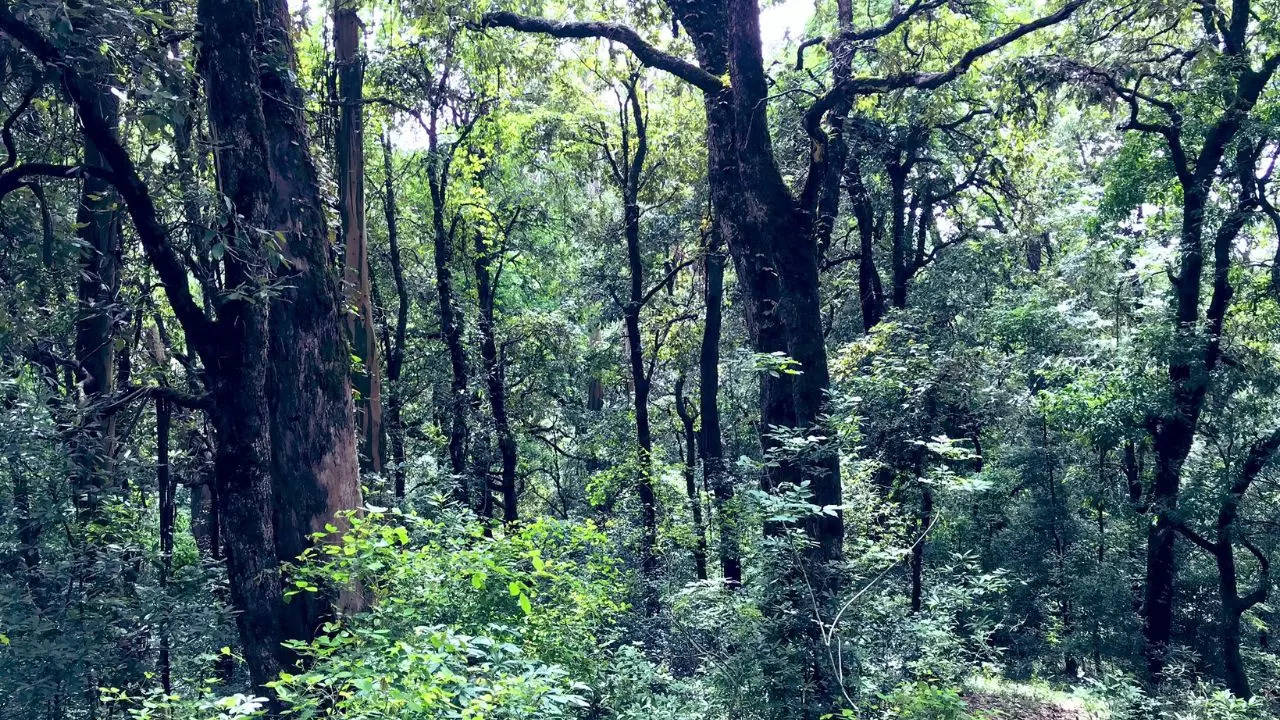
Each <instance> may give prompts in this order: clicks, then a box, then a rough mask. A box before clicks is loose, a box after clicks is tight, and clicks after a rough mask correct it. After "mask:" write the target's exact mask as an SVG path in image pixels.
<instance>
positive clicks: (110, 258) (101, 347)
mask: <svg viewBox="0 0 1280 720" xmlns="http://www.w3.org/2000/svg"><path fill="white" fill-rule="evenodd" d="M80 82H81V83H82V86H83V89H82V92H84V93H85V94H86V95H88V96H90V97H92V98H93V102H94V103H95V104H96V106H97V108H98V112H99V113H101V114H102V116H103V117H104V118H105V119H106V120H107V122H108V123H109V124H110V125H111V127H112V128H115V127H116V126H117V125H118V124H119V119H120V116H119V112H120V101H119V100H117V99H116V96H115V95H113V94H112V93H111V92H110V88H109V87H108V85H109V83H108V82H107V81H106V80H105V79H104V78H101V77H98V76H96V75H93V74H91V75H89V76H86V77H85V78H84V79H81V80H80ZM84 164H85V165H86V166H88V167H98V168H104V169H105V168H106V166H107V164H106V162H105V161H104V160H103V158H102V156H101V154H100V153H99V151H98V147H97V146H96V145H95V144H94V143H93V141H92V140H89V139H85V141H84ZM119 204H120V199H119V196H118V195H117V194H116V192H115V190H114V188H113V187H112V185H111V183H110V182H108V181H107V180H105V179H103V178H101V177H99V176H96V175H86V176H85V178H84V185H83V187H82V190H81V192H80V203H79V206H78V208H77V211H76V228H77V230H76V235H77V236H78V239H79V240H80V243H81V244H80V251H79V252H80V268H79V280H78V281H77V285H76V318H75V359H76V363H77V364H78V365H79V371H78V374H79V378H78V379H79V381H80V387H81V391H82V393H83V397H84V404H85V411H84V412H85V417H84V420H83V427H82V428H80V431H79V433H78V434H77V436H76V439H75V441H74V443H73V449H72V455H73V457H74V459H75V462H76V466H77V470H76V488H75V490H76V504H77V507H78V510H79V512H78V515H79V517H80V519H81V521H83V522H94V521H96V520H98V519H99V517H98V510H99V508H100V506H101V502H102V497H101V496H102V493H103V491H104V489H105V485H106V476H107V474H108V473H109V472H110V463H111V456H112V455H113V454H114V447H113V446H114V444H115V437H114V436H115V421H114V419H113V417H114V416H113V415H111V414H106V415H104V414H102V413H101V412H99V410H98V409H97V408H96V404H97V403H99V402H100V401H102V400H104V399H105V398H107V397H109V396H110V395H111V394H112V392H114V390H115V386H116V378H115V369H116V367H115V366H116V360H115V357H116V354H115V338H114V337H113V336H114V329H115V323H116V313H118V312H119V308H118V307H117V306H116V304H117V303H118V301H119V294H120V264H121V253H122V248H121V237H120V218H119V213H118V211H117V209H116V208H118V207H119Z"/></svg>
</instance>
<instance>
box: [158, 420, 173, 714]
mask: <svg viewBox="0 0 1280 720" xmlns="http://www.w3.org/2000/svg"><path fill="white" fill-rule="evenodd" d="M172 416H173V415H172V409H171V408H170V406H169V401H168V400H166V399H164V398H156V488H157V490H158V491H159V496H160V497H159V501H158V505H159V506H160V508H159V509H160V589H161V591H162V592H167V591H168V588H169V578H170V577H171V575H172V574H173V523H174V518H175V516H176V514H177V506H176V503H175V500H174V495H175V494H176V493H177V489H178V488H177V484H176V483H174V482H173V474H172V471H171V470H172V469H171V468H170V466H169V429H170V424H171V419H172ZM170 643H171V638H170V632H169V616H168V612H167V611H166V612H165V615H164V617H163V618H162V619H161V621H160V657H159V659H158V660H157V661H156V666H157V669H158V670H159V674H160V686H161V687H163V688H164V691H165V692H172V691H173V677H172V674H171V670H172V667H171V663H170V659H169V652H170Z"/></svg>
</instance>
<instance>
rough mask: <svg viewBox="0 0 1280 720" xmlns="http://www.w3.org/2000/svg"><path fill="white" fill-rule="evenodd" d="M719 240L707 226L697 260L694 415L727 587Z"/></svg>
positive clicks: (734, 529) (735, 580)
mask: <svg viewBox="0 0 1280 720" xmlns="http://www.w3.org/2000/svg"><path fill="white" fill-rule="evenodd" d="M719 238H720V235H719V233H718V232H717V230H716V229H715V228H714V227H713V228H711V230H710V236H709V241H708V243H707V254H706V258H705V260H704V261H703V263H704V267H705V269H706V273H705V274H706V287H705V288H704V290H703V302H704V304H705V306H706V318H705V320H704V322H703V325H702V347H701V350H700V355H699V358H698V378H699V387H700V390H699V393H698V414H699V416H700V417H701V419H702V428H701V437H700V441H701V442H700V446H701V449H702V477H703V482H704V484H705V485H706V486H707V487H709V488H711V496H712V498H713V502H714V503H715V517H716V529H717V531H718V535H719V543H718V546H717V552H718V553H719V555H720V573H721V574H722V575H723V576H724V582H725V584H726V585H728V586H729V587H731V588H733V587H738V586H739V585H741V584H742V560H741V551H740V549H739V544H738V543H739V530H738V519H737V517H736V513H737V510H736V508H735V507H734V504H733V496H734V488H733V478H731V477H730V476H729V474H728V473H727V472H726V471H725V466H724V445H723V440H722V439H721V434H720V404H719V397H720V329H721V322H722V318H721V312H722V310H723V305H724V264H725V257H724V252H723V251H722V250H721V248H720V240H719Z"/></svg>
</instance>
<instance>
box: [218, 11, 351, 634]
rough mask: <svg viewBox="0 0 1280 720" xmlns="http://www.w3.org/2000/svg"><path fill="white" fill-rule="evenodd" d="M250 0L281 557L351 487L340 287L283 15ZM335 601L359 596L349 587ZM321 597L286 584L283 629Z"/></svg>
mask: <svg viewBox="0 0 1280 720" xmlns="http://www.w3.org/2000/svg"><path fill="white" fill-rule="evenodd" d="M260 7H261V10H262V15H261V20H260V27H259V32H258V33H257V38H258V47H257V57H258V62H257V66H258V78H259V81H260V83H261V97H262V110H263V113H264V116H265V119H266V138H267V158H268V159H269V163H270V169H271V172H270V174H269V176H268V177H269V178H270V181H271V183H272V187H271V193H270V203H269V208H268V214H267V222H266V223H265V226H266V227H267V228H268V229H270V230H272V231H273V232H274V233H276V235H275V237H276V238H277V243H278V244H279V245H280V247H278V248H277V250H278V252H279V253H280V254H281V255H282V256H283V259H284V263H283V264H282V266H281V267H280V268H278V270H277V272H276V284H277V285H278V286H279V287H280V291H279V292H278V293H276V294H274V295H273V296H272V301H271V325H270V342H271V349H270V357H271V363H270V373H271V375H270V377H269V378H268V383H267V393H268V402H269V405H270V411H271V412H270V426H271V452H272V459H271V466H272V487H273V495H274V498H275V533H276V537H275V541H276V550H277V555H278V556H279V558H280V559H281V560H286V561H288V560H293V559H294V558H296V557H297V556H298V555H299V554H301V553H302V551H303V550H305V549H306V548H307V547H308V546H309V545H310V544H311V535H312V534H313V533H316V532H323V531H324V528H325V525H326V524H328V523H331V522H334V521H335V516H336V514H337V513H339V512H342V511H347V510H355V509H357V508H359V507H360V505H361V503H362V499H361V496H360V473H359V453H358V450H357V444H356V428H355V420H354V408H353V404H352V398H351V373H350V370H351V368H350V365H351V356H350V351H349V349H348V348H349V345H348V343H347V339H346V336H345V332H344V327H343V318H344V314H345V313H344V310H343V294H342V288H341V286H340V283H339V280H338V277H337V275H336V273H335V271H334V269H333V264H332V262H331V260H330V242H329V226H328V221H327V219H326V217H325V212H324V205H323V202H322V201H321V198H320V190H319V185H318V183H317V179H316V170H315V165H314V163H313V162H312V158H311V154H310V138H309V137H308V133H307V127H306V122H305V120H304V118H303V114H302V111H303V108H304V107H305V103H304V102H303V100H302V93H301V90H300V89H299V87H298V84H297V81H296V72H297V70H296V68H297V59H296V57H295V54H294V49H293V38H292V22H291V20H290V16H289V9H288V5H287V3H286V2H285V0H264V2H262V3H261V4H260ZM214 102H216V101H214ZM337 526H338V527H339V528H340V529H341V528H342V523H341V522H338V523H337ZM338 602H339V604H340V605H342V606H344V607H347V608H354V607H359V606H360V604H361V600H360V598H359V597H358V595H357V594H356V593H353V592H342V593H341V594H340V595H339V597H338ZM329 605H330V602H329V598H323V597H310V596H306V595H299V596H296V597H295V598H294V599H293V600H292V601H291V602H290V603H289V604H288V606H287V607H286V608H285V612H284V618H283V624H284V628H285V631H286V633H287V635H288V637H291V638H303V639H307V638H310V637H312V635H313V633H314V632H315V630H316V629H317V627H318V626H319V623H320V620H321V618H322V617H323V615H324V614H325V613H326V612H328V609H329Z"/></svg>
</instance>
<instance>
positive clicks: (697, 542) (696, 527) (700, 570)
mask: <svg viewBox="0 0 1280 720" xmlns="http://www.w3.org/2000/svg"><path fill="white" fill-rule="evenodd" d="M676 414H677V415H679V416H680V424H681V426H682V428H683V429H684V491H685V495H686V496H687V497H688V498H689V515H690V517H691V518H692V519H693V567H694V571H695V573H696V574H697V577H698V579H699V580H706V579H707V527H706V525H705V524H704V523H703V521H702V498H701V497H700V495H699V492H698V432H697V430H696V429H694V423H695V421H696V418H694V416H693V413H691V412H690V411H689V406H688V403H687V402H686V401H685V397H684V375H681V376H680V377H679V378H678V379H677V380H676Z"/></svg>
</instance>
